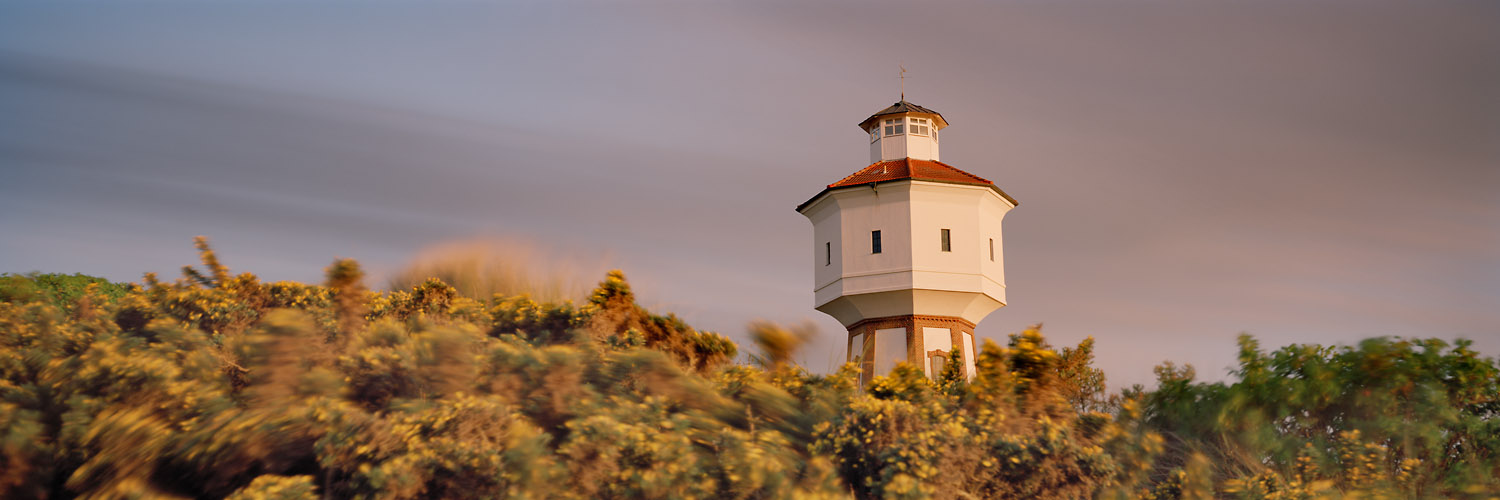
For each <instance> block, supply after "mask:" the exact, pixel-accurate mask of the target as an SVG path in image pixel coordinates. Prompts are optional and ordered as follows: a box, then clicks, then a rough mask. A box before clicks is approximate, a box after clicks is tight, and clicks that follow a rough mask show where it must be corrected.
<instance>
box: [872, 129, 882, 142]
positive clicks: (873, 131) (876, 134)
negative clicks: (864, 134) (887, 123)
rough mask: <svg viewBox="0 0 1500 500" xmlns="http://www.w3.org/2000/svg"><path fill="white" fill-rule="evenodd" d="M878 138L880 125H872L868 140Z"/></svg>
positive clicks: (876, 139)
mask: <svg viewBox="0 0 1500 500" xmlns="http://www.w3.org/2000/svg"><path fill="white" fill-rule="evenodd" d="M878 140H880V126H879V125H876V126H874V127H870V142H875V141H878Z"/></svg>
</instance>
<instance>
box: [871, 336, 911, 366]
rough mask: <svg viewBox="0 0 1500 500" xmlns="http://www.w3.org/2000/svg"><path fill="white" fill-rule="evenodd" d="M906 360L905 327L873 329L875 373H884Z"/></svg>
mask: <svg viewBox="0 0 1500 500" xmlns="http://www.w3.org/2000/svg"><path fill="white" fill-rule="evenodd" d="M902 361H906V329H905V328H886V329H884V330H875V374H876V375H884V374H887V373H890V372H891V369H892V368H895V367H896V363H900V362H902Z"/></svg>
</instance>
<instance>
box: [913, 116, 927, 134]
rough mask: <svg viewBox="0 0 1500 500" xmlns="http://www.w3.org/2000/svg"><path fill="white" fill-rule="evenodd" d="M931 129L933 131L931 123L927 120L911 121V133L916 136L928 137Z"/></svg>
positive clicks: (917, 119)
mask: <svg viewBox="0 0 1500 500" xmlns="http://www.w3.org/2000/svg"><path fill="white" fill-rule="evenodd" d="M930 129H931V126H930V123H929V122H928V121H927V119H926V118H912V119H911V133H913V134H916V135H927V131H928V130H930Z"/></svg>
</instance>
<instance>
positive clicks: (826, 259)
mask: <svg viewBox="0 0 1500 500" xmlns="http://www.w3.org/2000/svg"><path fill="white" fill-rule="evenodd" d="M823 265H825V266H831V265H833V242H830V241H825V242H823Z"/></svg>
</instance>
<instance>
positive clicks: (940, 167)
mask: <svg viewBox="0 0 1500 500" xmlns="http://www.w3.org/2000/svg"><path fill="white" fill-rule="evenodd" d="M897 179H916V180H919V181H937V182H954V183H958V184H976V185H980V186H993V185H995V183H993V182H990V181H988V180H985V179H984V178H983V177H980V176H977V175H974V174H971V173H968V172H965V171H962V170H959V169H957V168H954V167H953V166H952V165H948V164H946V163H943V162H939V161H929V160H913V159H911V158H902V159H900V160H890V161H882V162H876V163H874V164H872V165H870V166H868V167H865V168H863V169H860V171H858V172H855V173H853V174H851V175H850V176H848V177H845V178H843V180H840V181H838V182H835V183H833V184H829V185H828V187H830V188H838V187H845V186H858V185H860V184H869V183H872V182H881V181H894V180H897Z"/></svg>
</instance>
